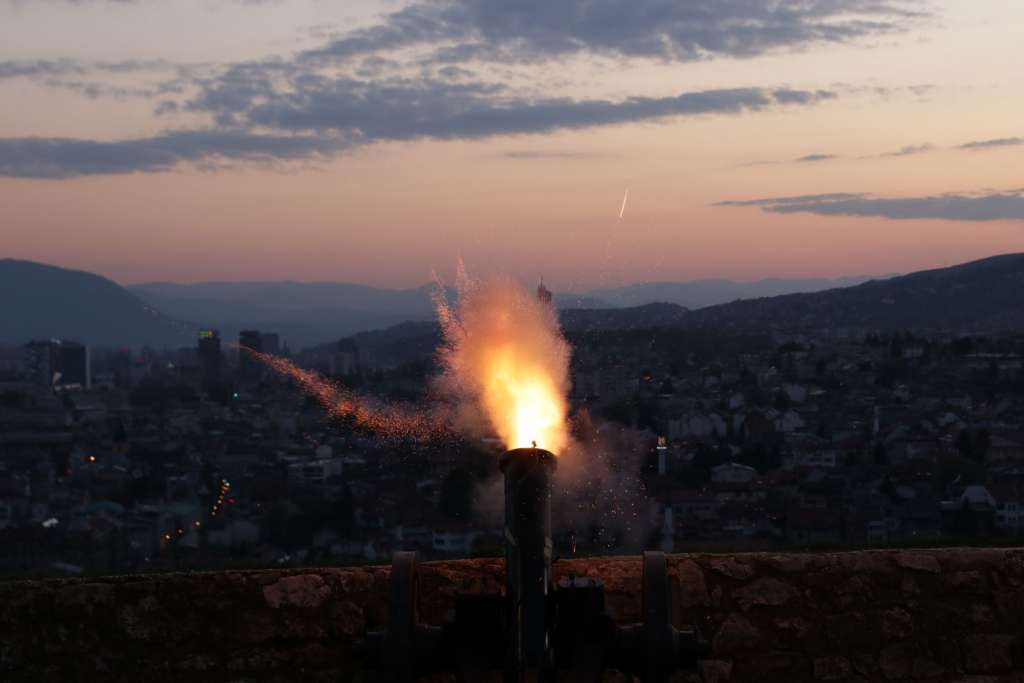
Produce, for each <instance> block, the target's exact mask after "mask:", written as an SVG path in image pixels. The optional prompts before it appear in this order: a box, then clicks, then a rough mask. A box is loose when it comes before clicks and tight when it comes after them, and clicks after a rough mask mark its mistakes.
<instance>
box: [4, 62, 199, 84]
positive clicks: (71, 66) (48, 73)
mask: <svg viewBox="0 0 1024 683" xmlns="http://www.w3.org/2000/svg"><path fill="white" fill-rule="evenodd" d="M172 68H179V69H180V68H181V67H176V66H174V65H172V64H170V63H169V62H166V61H164V60H160V59H127V60H122V61H117V62H88V61H82V60H78V59H71V58H68V57H62V58H60V59H10V60H5V61H0V79H8V78H54V77H62V76H82V75H85V74H89V73H95V72H105V73H111V74H122V73H130V72H135V71H156V70H161V69H172Z"/></svg>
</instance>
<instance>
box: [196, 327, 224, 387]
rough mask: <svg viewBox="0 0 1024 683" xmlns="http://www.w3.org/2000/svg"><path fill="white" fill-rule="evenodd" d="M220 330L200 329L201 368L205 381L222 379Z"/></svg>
mask: <svg viewBox="0 0 1024 683" xmlns="http://www.w3.org/2000/svg"><path fill="white" fill-rule="evenodd" d="M220 358H221V357H220V332H218V331H217V330H199V368H200V370H201V371H202V374H203V381H204V382H215V381H217V380H219V379H220Z"/></svg>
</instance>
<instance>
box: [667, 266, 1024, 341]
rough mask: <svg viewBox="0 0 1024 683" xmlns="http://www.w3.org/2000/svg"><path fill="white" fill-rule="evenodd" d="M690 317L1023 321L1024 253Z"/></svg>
mask: <svg viewBox="0 0 1024 683" xmlns="http://www.w3.org/2000/svg"><path fill="white" fill-rule="evenodd" d="M686 322H687V324H695V325H706V326H714V327H726V328H737V329H751V328H760V329H779V328H822V327H858V326H863V327H875V328H883V329H884V328H890V329H892V328H914V329H948V330H959V331H969V330H977V331H1001V330H1008V329H1014V328H1016V329H1020V328H1021V327H1022V326H1024V254H1004V255H1001V256H992V257H989V258H985V259H981V260H978V261H972V262H970V263H964V264H960V265H957V266H952V267H949V268H938V269H935V270H925V271H919V272H916V273H911V274H909V275H902V276H899V277H893V278H890V279H887V280H874V281H870V282H865V283H863V284H860V285H857V286H854V287H846V288H842V289H831V290H826V291H824V292H816V293H812V294H788V295H785V296H776V297H769V298H760V299H749V300H745V301H736V302H733V303H729V304H723V305H719V306H711V307H708V308H703V309H700V310H698V311H694V312H693V313H692V314H691V315H690V316H689V317H688V318H687V321H686Z"/></svg>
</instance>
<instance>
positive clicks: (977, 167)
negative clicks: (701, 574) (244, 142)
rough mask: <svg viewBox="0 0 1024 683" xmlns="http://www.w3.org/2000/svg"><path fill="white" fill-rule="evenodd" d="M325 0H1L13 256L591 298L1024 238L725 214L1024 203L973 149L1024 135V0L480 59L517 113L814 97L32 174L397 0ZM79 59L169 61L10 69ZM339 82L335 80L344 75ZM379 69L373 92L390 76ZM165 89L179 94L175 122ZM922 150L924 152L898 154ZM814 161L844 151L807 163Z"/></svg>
mask: <svg viewBox="0 0 1024 683" xmlns="http://www.w3.org/2000/svg"><path fill="white" fill-rule="evenodd" d="M852 1H853V0H851V2H852ZM325 4H330V3H318V2H314V1H313V0H283V1H282V2H278V3H267V4H265V5H256V6H252V5H241V4H223V5H216V6H214V5H213V4H212V3H209V2H202V1H200V0H196V1H194V2H193V1H192V0H183V2H182V4H181V5H178V6H176V9H175V10H174V12H175V14H174V17H173V20H170V19H168V17H167V16H166V13H167V12H169V11H170V10H168V9H166V5H165V4H164V3H155V2H152V1H151V0H140V2H138V3H135V4H134V5H127V6H125V5H122V4H121V3H108V2H102V1H100V0H93V1H91V2H90V1H86V2H82V3H54V4H50V3H43V2H32V1H31V0H29V1H26V2H22V3H7V4H2V5H0V45H2V46H3V47H0V97H3V100H4V101H5V102H17V106H15V107H4V108H2V109H0V138H2V140H0V170H6V172H5V174H4V175H5V176H6V177H0V207H2V212H3V217H2V219H0V222H2V228H0V256H12V257H17V258H27V259H33V260H39V261H44V262H48V263H54V264H58V265H64V266H70V267H80V268H84V269H88V270H93V271H96V272H99V273H101V274H104V275H107V276H109V277H112V278H114V279H115V280H118V281H121V282H138V281H147V280H178V281H195V280H209V279H228V280H235V279H297V280H346V281H355V282H363V283H367V284H373V285H380V286H406V285H415V284H420V283H423V282H424V281H426V280H427V279H429V277H430V273H431V271H432V270H437V271H439V272H440V273H442V274H448V273H450V271H451V269H452V268H453V267H454V264H455V261H456V259H457V258H458V257H459V256H461V257H462V258H464V259H465V260H466V261H467V263H468V264H469V265H470V266H471V268H472V269H473V270H474V271H475V272H489V271H500V272H505V273H512V274H514V275H518V276H521V277H524V278H530V279H532V278H535V277H537V276H538V275H541V274H543V276H544V277H545V280H546V281H548V282H550V283H551V284H552V285H553V286H554V287H556V288H559V289H576V290H580V289H586V288H589V287H593V286H601V285H614V284H622V283H627V282H637V281H650V280H685V279H693V278H704V277H728V278H733V279H738V280H752V279H757V278H760V277H765V276H783V277H800V276H840V275H859V274H879V273H889V272H907V271H911V270H915V269H920V268H925V267H931V266H940V265H943V264H951V263H956V262H960V261H965V260H969V259H972V258H976V257H982V256H987V255H990V254H995V253H1002V252H1008V251H1024V214H1020V215H1017V214H1016V213H1014V212H1015V211H1016V209H1015V208H1011V210H1010V214H1009V215H1007V216H1004V217H1002V218H1000V219H994V220H990V219H984V220H945V219H941V218H934V217H932V218H918V219H906V220H904V219H900V220H894V219H891V218H885V217H879V216H853V215H843V216H833V215H819V214H818V213H782V214H776V213H770V212H767V211H764V210H762V208H759V207H756V206H748V207H730V206H716V205H715V204H716V203H717V202H721V201H725V200H749V199H757V198H768V197H786V196H797V195H818V194H825V193H858V194H864V195H868V196H870V197H883V198H911V199H913V198H928V197H935V196H937V195H941V194H944V193H952V194H954V195H957V196H971V197H975V196H985V195H990V194H1005V193H1012V192H1019V191H1020V190H1021V188H1022V187H1024V182H1022V174H1021V171H1020V169H1021V168H1022V167H1024V166H1022V163H1021V162H1022V161H1024V144H1009V143H1007V144H1000V145H992V146H989V147H985V148H982V149H977V150H965V149H959V148H958V147H959V146H961V145H964V144H966V143H970V142H974V141H985V140H996V139H1005V140H1013V139H1019V138H1020V137H1021V136H1024V124H1022V123H1021V117H1020V113H1021V112H1022V111H1024V88H1022V87H1021V86H1022V85H1024V83H1022V82H1021V81H1022V79H1024V77H1022V76H1021V72H1020V70H1019V69H1017V68H1015V65H1017V64H1019V63H1020V61H1021V59H1020V58H1021V57H1024V41H1021V40H1020V36H1019V27H1020V26H1021V25H1024V5H1022V4H1021V3H1019V2H1011V1H992V2H985V3H970V4H968V3H961V2H956V1H954V0H949V1H947V2H919V3H915V5H917V6H925V7H926V8H927V11H928V14H927V16H922V17H919V18H916V19H914V20H913V21H909V20H908V21H907V26H906V28H905V30H901V31H898V32H894V33H887V34H884V35H877V36H871V35H869V36H864V37H861V38H858V39H855V40H852V41H850V42H848V43H841V44H840V43H831V42H828V41H824V42H822V41H817V42H812V43H810V44H806V45H804V44H798V45H793V46H791V47H788V48H777V49H772V50H769V51H767V52H766V53H764V54H758V55H755V56H745V57H737V56H736V55H731V54H711V55H706V56H705V58H703V59H701V60H697V61H692V60H688V59H676V60H673V59H668V60H666V59H654V58H644V57H636V56H635V55H634V56H629V55H626V56H624V55H621V54H618V55H617V54H611V55H609V54H607V53H605V54H592V53H591V52H590V51H588V49H583V50H582V51H578V52H576V53H573V54H570V55H559V56H557V57H552V58H551V59H548V60H546V61H544V62H543V63H540V64H526V65H523V64H518V63H515V62H514V60H509V61H500V60H499V61H494V60H491V61H484V62H478V61H473V62H467V63H465V64H460V65H459V66H460V68H465V69H467V70H471V71H472V72H473V74H474V76H473V78H474V79H475V81H474V82H476V81H481V82H488V83H501V84H502V85H503V87H504V88H506V91H505V92H506V93H511V94H503V95H501V97H503V98H505V99H498V100H496V101H497V102H498V103H499V104H500V105H502V106H504V105H507V102H508V101H509V100H508V98H510V97H515V98H520V99H523V98H525V100H529V101H531V102H534V101H537V100H545V101H554V100H555V98H568V99H569V100H573V101H580V100H591V101H594V100H600V101H602V102H613V103H621V102H623V101H628V100H629V98H633V97H647V98H665V97H670V96H671V97H674V96H675V95H678V94H680V93H688V92H698V91H708V90H713V91H717V90H721V89H732V88H759V89H777V88H789V89H793V90H800V91H808V92H813V91H828V92H830V93H832V96H831V97H829V98H827V99H823V100H822V101H819V102H816V103H813V104H806V105H803V104H801V105H788V104H787V105H780V106H771V107H767V108H765V109H763V110H758V111H746V112H743V113H723V112H712V113H705V114H697V115H693V114H685V115H672V116H652V117H649V118H644V119H642V120H637V121H632V122H625V123H609V124H607V125H604V124H595V125H589V124H588V125H586V126H584V127H582V128H579V129H574V130H565V129H556V130H546V131H544V132H540V133H532V134H531V133H519V132H516V131H517V130H519V129H518V128H515V126H519V125H520V124H519V123H514V124H512V125H513V128H507V129H503V130H505V131H509V132H502V131H498V132H496V133H493V134H485V135H483V136H481V137H472V138H470V137H468V135H469V134H467V133H466V132H465V131H463V130H462V129H455V131H454V132H453V133H446V134H445V136H446V137H449V138H450V139H430V137H431V136H430V135H423V134H416V135H414V136H413V137H414V138H418V139H412V140H404V139H396V138H395V135H393V134H392V133H390V132H388V133H387V134H381V135H378V137H377V139H366V140H365V141H362V142H360V144H356V145H354V146H352V147H351V148H350V149H348V150H347V151H342V152H331V153H329V154H325V155H318V156H316V157H314V158H309V159H304V160H298V161H295V160H272V162H270V163H268V162H266V161H264V162H259V163H254V162H252V161H248V160H229V161H225V160H223V159H220V158H216V157H211V158H206V157H204V158H202V159H199V160H198V161H186V162H183V163H181V164H178V165H176V166H174V167H173V168H172V169H171V170H165V169H160V170H147V169H141V170H135V171H134V172H129V171H123V170H122V171H118V172H111V173H108V172H99V173H95V172H92V171H89V172H82V171H81V166H77V167H75V168H74V169H73V170H74V172H73V173H69V172H65V171H62V172H61V174H62V175H74V176H75V177H60V178H37V177H24V176H26V175H33V174H34V172H31V173H30V172H27V171H26V170H25V169H30V170H31V169H33V168H37V167H36V166H33V165H32V164H33V163H35V160H34V158H32V157H30V156H29V153H28V152H23V151H22V150H24V149H25V148H26V147H24V146H19V145H23V144H24V141H25V140H31V139H33V138H47V139H51V138H52V139H59V140H66V139H71V138H73V139H75V140H80V141H81V140H84V141H111V140H124V139H145V138H147V136H159V135H160V134H161V131H168V130H171V131H179V130H186V129H188V130H191V129H207V128H209V127H211V126H217V125H222V123H221V124H218V123H216V122H213V118H212V117H213V115H212V113H210V112H208V111H198V110H196V109H195V108H191V109H190V108H189V107H187V106H184V104H185V103H186V102H187V101H188V99H189V98H190V97H192V96H193V90H194V89H195V88H196V87H198V86H196V84H195V81H193V80H189V79H183V82H181V83H179V84H178V85H177V87H178V89H179V91H178V92H170V93H166V92H165V93H159V94H154V93H153V92H149V91H152V90H153V89H154V83H156V82H159V81H161V79H163V80H167V79H169V78H172V77H173V76H174V74H175V73H176V72H175V71H174V69H175V68H177V67H176V66H168V64H171V65H181V64H192V65H201V66H198V67H195V68H196V69H199V70H201V72H202V73H201V74H200V75H199V76H198V77H197V78H208V79H209V78H214V77H216V75H217V74H220V73H222V72H223V70H224V69H226V68H227V67H228V65H229V64H231V63H235V62H238V61H241V60H260V59H265V58H266V57H268V56H271V55H277V56H279V57H280V58H281V59H282V60H286V61H287V60H291V59H292V58H293V56H294V55H296V54H297V53H299V52H300V51H302V50H305V49H310V48H316V47H318V46H320V45H322V44H324V42H325V40H328V38H326V37H325V36H328V35H342V36H344V35H347V34H349V33H351V32H352V31H353V30H356V29H357V28H358V27H360V26H374V25H377V24H380V23H381V22H386V21H387V18H386V16H385V14H386V13H387V12H389V11H392V10H393V9H394V5H393V4H392V3H386V4H373V3H362V4H357V5H347V7H346V8H341V9H339V8H337V7H325ZM968 5H970V6H968ZM161 19H163V20H161ZM82 27H86V28H85V29H82ZM229 27H230V29H229ZM193 30H194V31H195V32H192V31H193ZM186 36H188V40H187V41H186V40H185V37H186ZM388 57H389V58H393V57H394V55H388ZM59 58H67V59H69V60H75V61H76V63H77V62H82V63H89V64H97V63H101V62H123V61H127V60H150V61H154V62H155V60H164V62H163V63H161V64H154V65H152V66H150V67H146V68H137V67H135V68H133V69H131V70H124V71H114V70H106V71H103V72H102V73H86V74H84V75H83V74H81V73H77V72H76V73H72V74H70V75H68V74H63V75H60V76H52V75H51V76H46V75H33V76H17V77H8V78H3V77H2V74H3V64H4V63H5V62H6V63H8V64H13V63H17V64H21V65H25V64H28V63H30V62H34V61H35V60H48V61H52V60H57V59H59ZM404 59H406V62H405V63H404V64H403V66H401V67H400V69H404V70H405V71H401V74H400V76H401V78H406V77H407V76H406V71H408V70H409V69H413V68H414V67H415V68H416V69H420V71H421V72H422V70H423V69H422V68H421V65H420V62H419V60H421V59H423V57H421V56H419V55H416V54H414V55H412V56H405V57H404ZM553 67H554V68H553ZM342 71H343V69H342ZM326 73H328V74H329V75H330V76H332V77H333V76H336V75H337V74H338V73H340V72H339V71H337V70H336V69H335V67H334V66H332V67H330V68H328V71H327V72H326ZM396 73H398V72H396ZM417 73H419V72H417ZM211 74H212V75H211ZM346 77H347V76H346ZM359 78H361V79H363V82H364V83H372V84H375V85H376V84H377V82H378V81H379V80H380V79H383V78H385V77H384V76H374V75H372V74H371V75H365V74H363V75H361V76H359ZM387 78H390V79H398V78H399V76H396V75H395V74H391V75H389V76H387ZM408 78H412V79H413V82H415V78H413V77H412V76H409V77H408ZM416 78H419V77H418V76H417V77H416ZM457 78H464V77H457ZM74 79H78V80H79V81H86V80H87V81H88V82H89V83H92V84H93V85H96V84H102V85H106V86H108V89H109V90H110V92H107V93H106V94H97V93H95V92H94V93H92V94H88V93H85V92H84V90H82V86H81V84H80V83H79V85H77V86H75V85H73V84H70V83H69V81H71V80H74ZM393 82H395V83H397V82H399V81H398V80H391V81H388V83H393ZM460 82H466V81H465V80H462V81H460ZM114 86H116V87H118V88H121V90H120V91H118V92H114V91H113V88H114ZM76 87H77V88H78V89H75V88H76ZM131 89H135V91H138V92H132V93H128V92H127V91H128V90H131ZM141 91H147V92H141ZM486 97H490V95H487V96H486ZM168 99H170V100H175V101H177V102H179V103H180V104H181V105H182V106H179V107H178V110H177V112H171V113H169V114H163V115H161V116H157V115H155V114H154V107H155V106H157V104H158V103H159V102H161V101H165V100H168ZM474 102H477V100H474ZM398 106H400V107H401V106H405V104H404V103H399V105H398ZM474 106H475V105H474ZM399 111H400V112H401V111H402V110H401V109H399ZM246 115H249V114H248V112H247V114H246ZM399 118H401V117H399ZM253 120H255V118H253ZM402 124H403V122H399V123H398V124H394V125H402ZM233 125H237V122H236V123H235V124H233ZM247 125H250V126H251V128H250V130H252V131H255V132H258V133H267V132H268V131H269V132H275V131H273V130H270V129H268V128H266V127H261V126H257V125H256V124H252V123H251V122H250V123H248V124H247ZM366 125H368V126H370V128H367V129H365V130H363V131H361V132H360V134H361V135H367V136H368V137H369V138H372V137H373V136H372V135H369V134H368V133H366V131H367V130H371V129H372V128H373V126H375V125H376V122H375V121H374V112H373V111H370V112H369V119H368V123H367V124H366ZM423 125H425V126H427V127H428V128H429V127H430V126H431V125H433V123H432V122H430V121H427V122H425V123H424V124H423ZM287 133H288V134H289V135H291V134H293V133H295V131H293V130H288V131H287ZM302 133H303V134H307V133H308V134H310V135H313V136H324V137H327V136H329V135H330V134H331V133H329V132H324V131H323V130H314V131H312V132H311V133H310V132H309V131H303V132H302ZM12 141H14V142H12ZM5 142H6V144H7V145H8V146H7V147H5V146H4V144H5ZM54 144H58V145H59V144H63V143H61V142H59V141H58V142H57V143H54ZM926 144H927V145H930V146H931V149H930V150H929V151H922V152H919V153H916V154H908V155H904V156H884V155H886V154H888V153H893V152H896V151H897V150H900V149H901V148H903V147H906V146H918V145H926ZM29 148H31V149H33V150H34V149H36V148H35V147H32V146H31V145H29ZM4 150H8V151H7V152H4ZM11 150H13V151H11ZM5 153H6V155H7V157H8V162H7V164H6V165H5V159H4V154H5ZM33 153H34V152H33ZM90 153H91V152H90ZM808 155H826V156H829V157H834V158H830V159H826V160H822V161H806V162H797V161H794V160H795V159H798V158H800V157H804V156H808ZM23 157H24V158H23ZM61 159H62V161H61V163H65V162H64V161H63V157H61ZM75 159H76V161H75V163H81V162H80V160H79V157H78V156H76V157H75ZM69 163H70V162H69ZM62 168H64V167H62ZM36 175H38V174H36ZM19 176H21V177H19ZM626 188H629V202H628V206H627V208H626V212H625V216H624V218H623V219H622V220H621V221H620V220H618V211H619V208H620V204H621V201H622V195H623V192H624V190H625V189H626ZM1013 206H1016V204H1014V205H1013Z"/></svg>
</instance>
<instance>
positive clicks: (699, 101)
mask: <svg viewBox="0 0 1024 683" xmlns="http://www.w3.org/2000/svg"><path fill="white" fill-rule="evenodd" d="M66 1H68V2H81V3H86V2H98V1H99V0H66ZM110 1H117V2H130V1H131V0H110ZM234 2H236V3H238V2H243V3H244V0H234ZM930 3H931V0H800V1H799V2H765V1H764V0H686V1H685V2H671V1H668V0H635V1H634V2H631V3H615V2H607V1H605V0H598V1H595V0H562V1H559V2H528V3H523V2H517V3H508V2H505V1H504V0H412V2H411V4H407V5H406V6H404V7H402V8H401V9H398V10H396V11H394V12H391V13H389V14H387V15H385V16H384V17H383V19H382V20H381V21H380V22H379V23H378V24H376V25H374V26H371V27H369V28H363V29H357V30H354V31H350V32H348V33H347V34H344V35H342V36H340V37H336V38H332V39H330V40H327V41H325V42H323V43H322V44H321V45H320V46H319V47H318V48H316V49H313V50H308V51H305V52H300V53H298V54H296V55H293V56H290V57H285V58H270V59H265V60H262V61H252V62H242V63H235V64H227V65H223V66H220V67H213V66H211V65H191V66H189V65H173V64H167V63H164V62H145V61H134V62H133V61H126V62H117V63H115V62H108V63H86V62H80V61H75V60H70V59H64V60H49V61H47V60H38V61H21V62H13V61H12V62H0V79H3V78H33V79H36V80H38V81H39V82H40V83H41V84H43V85H46V86H49V87H54V88H64V89H67V90H71V91H74V92H77V93H80V94H82V95H83V96H86V97H92V98H96V97H122V98H123V97H145V98H148V99H151V100H152V101H153V107H154V112H153V113H154V116H157V117H159V116H161V115H167V114H173V113H188V114H199V115H202V116H203V117H204V119H206V121H207V122H206V126H207V128H204V129H202V130H196V131H191V132H189V131H169V132H167V133H163V134H159V135H156V136H154V137H152V138H147V139H137V140H122V141H115V142H101V141H89V140H71V139H62V138H53V139H47V140H40V139H34V138H29V139H16V138H15V139H7V140H0V145H3V146H4V147H3V149H4V150H6V151H8V152H9V153H7V154H5V155H4V156H3V157H0V172H2V173H4V174H6V175H27V176H30V177H67V176H75V175H82V174H92V173H126V172H136V171H140V172H147V171H160V170H165V169H167V168H170V167H173V166H174V165H175V164H176V163H179V162H193V163H203V160H204V159H207V158H217V157H218V156H224V157H226V158H230V159H248V158H250V156H259V157H261V158H268V157H272V156H273V155H274V154H275V151H274V150H275V149H280V150H281V153H282V155H283V156H282V158H283V159H285V160H288V159H291V158H292V157H291V156H289V155H291V154H295V153H298V154H300V155H307V156H308V155H316V154H323V155H330V154H337V153H339V152H340V151H342V150H344V149H347V148H349V147H351V146H353V145H359V144H364V145H365V144H371V143H373V142H377V141H402V140H413V139H422V138H428V139H438V140H447V139H478V138H483V137H488V136H498V135H518V134H543V133H549V132H552V131H558V130H571V129H580V128H591V127H598V126H608V125H617V124H624V123H632V122H646V121H660V120H667V119H671V118H675V117H682V116H697V115H729V114H738V113H743V112H756V111H762V110H770V109H777V108H782V107H804V106H811V105H814V104H815V103H817V102H820V101H822V100H827V99H831V98H834V97H836V96H837V94H836V91H834V90H823V89H795V88H786V87H780V88H774V89H773V88H730V89H711V90H703V91H696V92H684V93H681V94H675V93H668V94H662V95H660V96H650V95H647V96H627V97H616V98H612V97H610V96H608V95H602V94H594V95H592V96H590V97H583V98H575V99H574V98H569V97H565V96H563V95H562V94H561V93H562V92H563V89H562V88H557V89H556V88H554V87H551V86H549V87H548V89H547V91H545V90H544V85H543V84H544V83H547V82H549V81H546V80H545V79H546V78H549V76H550V73H549V71H545V70H543V68H540V67H538V65H539V64H543V63H545V62H548V61H551V60H558V59H563V58H570V57H577V56H595V55H598V56H602V57H606V58H611V59H613V60H618V61H619V62H622V61H625V60H630V59H655V60H661V61H671V62H686V61H694V60H705V59H713V58H720V57H732V58H735V57H754V56H757V55H761V54H766V53H773V52H778V51H785V50H798V49H805V48H807V47H810V46H812V45H816V44H822V43H838V42H849V41H854V40H858V39H862V38H868V37H874V36H881V35H890V34H894V33H900V32H903V31H906V30H909V28H911V27H913V26H915V25H917V23H918V22H920V20H921V19H922V18H923V17H925V16H927V14H928V7H929V6H930ZM480 62H483V63H484V65H483V68H481V65H480ZM498 62H500V64H501V65H503V66H508V67H510V69H508V70H498V69H495V68H494V67H495V64H496V63H498ZM523 65H527V66H529V69H527V70H525V71H523V70H516V68H517V67H520V66H523ZM166 69H173V70H176V74H175V75H176V78H175V80H168V81H164V82H153V83H149V84H142V85H139V84H138V83H136V82H132V83H129V84H127V85H125V84H117V83H114V84H108V83H104V82H101V79H98V78H96V77H95V74H96V73H99V72H102V73H105V74H109V75H111V77H112V78H113V77H114V76H115V75H117V74H122V73H128V72H132V71H143V70H166ZM481 73H486V74H488V75H490V76H491V77H493V78H495V79H497V80H493V81H489V80H485V79H483V78H481V77H480V76H479V75H478V74H481ZM509 74H511V75H509ZM524 82H525V83H529V84H530V85H529V86H528V87H529V89H528V90H524V89H519V90H517V89H516V87H517V86H516V84H521V83H524ZM519 87H520V88H522V87H523V86H519ZM175 93H177V94H178V95H180V96H179V97H173V96H169V95H172V94H175ZM257 133H258V134H257ZM189 135H191V136H192V137H187V136H189ZM316 136H323V139H324V143H323V144H322V145H321V146H319V147H318V146H317V145H316V142H315V138H316ZM338 140H344V141H345V142H344V144H343V145H338V144H337V141H338ZM273 141H277V142H273ZM175 142H176V143H178V144H182V145H183V146H184V147H183V149H182V150H181V152H180V153H175V150H174V149H172V148H171V147H170V145H171V144H172V143H175ZM272 142H273V144H271V143H272ZM246 145H252V146H253V148H252V149H249V150H248V151H245V152H243V151H240V150H241V149H243V148H245V146H246ZM246 149H247V148H246ZM297 149H301V150H302V151H301V152H297V151H296V150H297ZM15 153H16V154H15ZM830 158H833V155H825V154H816V155H808V156H807V157H803V158H801V159H799V160H797V161H807V162H810V161H823V160H826V159H830Z"/></svg>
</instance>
